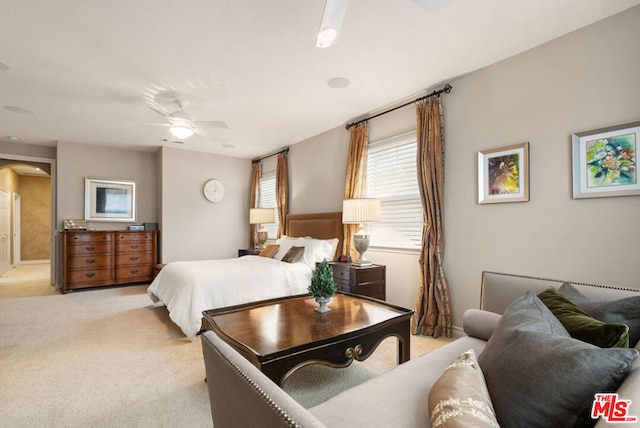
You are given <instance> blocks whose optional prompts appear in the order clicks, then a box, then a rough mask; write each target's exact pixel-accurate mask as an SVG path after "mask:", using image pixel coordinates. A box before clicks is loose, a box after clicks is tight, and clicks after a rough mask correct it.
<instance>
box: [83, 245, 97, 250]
mask: <svg viewBox="0 0 640 428" xmlns="http://www.w3.org/2000/svg"><path fill="white" fill-rule="evenodd" d="M85 249H87V250H89V251H93V250H95V249H96V247H94V246H92V245H90V246H88V247H85Z"/></svg>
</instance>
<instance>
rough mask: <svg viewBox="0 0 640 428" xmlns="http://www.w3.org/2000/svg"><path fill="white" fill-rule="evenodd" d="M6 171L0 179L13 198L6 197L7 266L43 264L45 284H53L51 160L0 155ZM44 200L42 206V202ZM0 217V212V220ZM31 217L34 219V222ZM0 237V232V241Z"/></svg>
mask: <svg viewBox="0 0 640 428" xmlns="http://www.w3.org/2000/svg"><path fill="white" fill-rule="evenodd" d="M7 169H10V170H11V172H7V171H5V172H4V173H3V174H2V176H0V177H1V178H2V179H3V180H4V182H7V181H8V183H9V186H6V185H5V186H3V187H11V189H10V190H11V193H13V197H10V202H11V204H10V205H11V208H10V217H11V230H10V233H9V237H10V238H12V239H10V244H9V253H10V254H11V256H12V257H11V259H12V262H11V266H12V267H17V266H18V265H22V264H26V265H28V264H32V263H37V264H40V265H42V264H43V263H46V264H47V266H48V271H49V283H50V285H55V282H56V275H55V273H56V259H57V257H56V251H55V249H56V223H55V212H56V209H55V181H56V177H55V160H54V159H49V158H40V157H32V156H20V155H10V154H0V171H3V170H7ZM45 178H46V179H45ZM39 179H40V180H41V181H39ZM21 183H22V184H21ZM0 185H2V183H0ZM45 200H46V204H45V203H44V202H43V201H45ZM1 206H2V202H1V201H0V207H1ZM1 215H2V214H1V212H0V217H1ZM34 216H36V217H34ZM34 218H37V221H36V220H34ZM1 220H2V219H1V218H0V221H1ZM25 232H26V233H25ZM1 236H2V232H1V231H0V238H1ZM25 244H28V245H25ZM1 245H2V242H0V258H1V257H2V249H1ZM1 263H2V262H1V261H0V269H2V267H1V266H2V265H1ZM18 272H20V270H18Z"/></svg>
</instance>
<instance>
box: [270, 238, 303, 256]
mask: <svg viewBox="0 0 640 428" xmlns="http://www.w3.org/2000/svg"><path fill="white" fill-rule="evenodd" d="M297 239H299V238H292V237H290V236H287V235H282V237H281V238H280V239H279V240H278V245H280V248H278V252H277V253H276V255H275V256H273V258H274V259H277V260H282V258H283V257H284V255H285V254H287V251H289V249H291V247H293V246H294V245H296V240H297Z"/></svg>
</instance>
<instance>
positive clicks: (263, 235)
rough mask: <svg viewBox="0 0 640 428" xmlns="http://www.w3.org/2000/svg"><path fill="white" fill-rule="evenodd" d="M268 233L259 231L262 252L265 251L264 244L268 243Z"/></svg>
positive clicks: (259, 246)
mask: <svg viewBox="0 0 640 428" xmlns="http://www.w3.org/2000/svg"><path fill="white" fill-rule="evenodd" d="M267 238H268V236H267V231H265V230H259V231H258V245H257V247H258V249H260V250H262V249H264V243H265V242H267Z"/></svg>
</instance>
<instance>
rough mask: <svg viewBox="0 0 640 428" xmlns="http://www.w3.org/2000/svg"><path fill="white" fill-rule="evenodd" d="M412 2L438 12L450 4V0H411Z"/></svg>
mask: <svg viewBox="0 0 640 428" xmlns="http://www.w3.org/2000/svg"><path fill="white" fill-rule="evenodd" d="M411 2H413V3H415V4H417V5H418V6H420V7H421V8H423V9H426V10H428V11H429V12H438V11H440V10H441V9H444V7H445V6H446V5H447V4H449V0H411Z"/></svg>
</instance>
